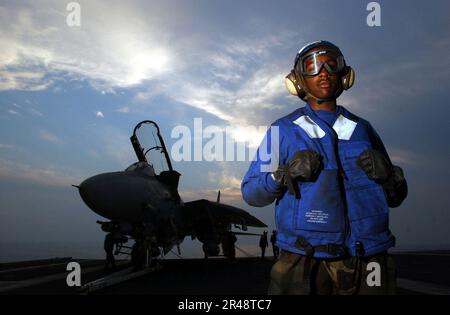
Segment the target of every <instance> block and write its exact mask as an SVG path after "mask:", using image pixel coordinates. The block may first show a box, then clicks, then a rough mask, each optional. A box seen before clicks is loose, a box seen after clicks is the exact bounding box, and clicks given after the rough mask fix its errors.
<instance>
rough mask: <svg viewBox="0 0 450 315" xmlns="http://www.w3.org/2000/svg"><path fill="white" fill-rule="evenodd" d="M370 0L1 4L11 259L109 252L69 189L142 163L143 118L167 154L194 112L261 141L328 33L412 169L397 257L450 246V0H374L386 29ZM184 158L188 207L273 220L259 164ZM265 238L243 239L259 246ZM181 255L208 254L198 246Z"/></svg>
mask: <svg viewBox="0 0 450 315" xmlns="http://www.w3.org/2000/svg"><path fill="white" fill-rule="evenodd" d="M369 2H370V1H361V0H347V1H331V0H329V1H325V0H318V1H307V0H304V1H256V0H253V1H251V0H246V1H218V0H217V1H206V0H196V1H194V0H183V1H182V0H178V1H174V0H172V1H166V0H165V1H162V0H161V1H126V2H124V1H78V2H77V3H79V5H80V9H81V11H80V12H81V15H80V16H81V20H80V22H81V23H80V26H69V25H68V23H67V16H68V15H69V14H70V13H71V12H70V11H68V10H67V5H68V3H69V1H56V0H53V1H50V0H49V1H5V0H1V1H0V240H1V241H0V247H1V248H2V250H0V261H10V260H19V259H20V260H22V259H31V258H42V257H48V256H63V255H66V256H71V255H73V256H74V257H79V256H85V257H98V256H99V255H100V256H101V255H103V253H102V242H103V233H102V231H101V230H100V229H99V226H98V225H97V224H96V223H95V221H96V220H98V219H101V218H100V217H99V216H98V215H96V214H95V213H93V212H91V211H90V210H89V208H87V206H86V205H85V204H84V203H83V202H82V200H81V198H80V196H79V194H78V192H77V190H76V189H74V188H73V187H71V185H72V184H75V185H76V184H79V183H80V182H82V181H83V180H84V179H86V178H88V177H90V176H93V175H96V174H99V173H103V172H110V171H119V170H124V169H125V168H126V167H127V166H129V165H130V164H132V163H134V162H135V161H136V157H135V155H134V152H133V149H132V147H131V144H130V141H129V137H130V136H131V134H132V130H133V128H134V126H135V125H136V124H137V123H138V122H140V121H142V120H146V119H151V120H154V121H156V122H158V124H159V126H160V128H161V131H162V134H163V136H164V139H165V142H166V145H167V147H168V148H169V150H170V148H171V147H172V146H173V144H174V143H175V142H176V141H177V139H176V137H173V136H171V135H172V131H173V129H174V128H175V127H176V126H187V127H188V128H190V129H191V130H192V128H193V126H194V119H196V118H197V119H198V118H201V119H202V124H203V127H204V128H205V127H206V126H218V127H219V128H226V127H228V128H229V129H228V130H230V133H229V134H227V136H229V137H230V138H231V139H233V140H234V141H236V142H238V143H242V144H244V145H246V148H247V149H249V150H250V149H251V148H255V146H257V145H258V143H259V141H260V140H261V138H262V136H263V131H261V130H264V128H266V127H267V126H269V125H270V124H271V123H272V122H273V121H275V120H276V119H277V118H279V117H282V116H284V115H286V114H288V113H290V112H292V111H293V110H295V109H296V108H298V107H301V106H304V103H303V102H302V101H301V100H299V99H298V98H296V97H294V96H292V95H290V94H289V93H288V92H287V90H286V89H285V87H284V77H285V76H286V75H287V74H288V73H289V71H290V69H291V68H292V65H293V61H294V58H295V54H296V52H297V51H298V50H299V49H300V48H301V47H302V46H303V45H305V44H306V43H308V42H311V41H314V40H319V39H324V40H329V41H331V42H333V43H335V44H336V45H338V46H339V47H340V48H341V50H342V52H343V54H344V56H345V59H346V61H347V63H348V64H349V65H351V66H352V67H353V68H354V69H355V71H356V83H355V85H354V87H352V88H351V89H350V90H348V91H345V92H344V93H343V94H342V96H341V97H340V98H339V99H338V104H340V105H343V106H345V107H346V108H347V109H349V110H350V111H352V112H353V113H355V114H356V115H358V116H361V117H364V118H365V119H367V120H369V121H370V122H371V124H372V125H373V126H374V127H375V129H376V130H377V132H378V133H379V134H380V136H381V137H382V139H383V141H384V143H385V145H386V147H387V150H388V152H389V154H390V156H391V158H392V160H393V161H394V163H395V164H398V165H400V166H401V167H402V168H403V169H404V172H405V176H406V179H407V180H408V184H409V196H408V198H407V199H406V200H405V202H404V203H403V204H402V205H401V206H400V207H398V208H395V209H392V210H391V220H390V227H391V230H392V231H393V233H394V234H395V235H396V237H397V248H398V249H407V248H415V249H422V248H427V249H430V248H444V247H446V248H449V247H450V229H448V227H447V224H448V223H449V222H450V213H449V205H450V194H449V193H448V182H449V180H448V179H449V177H450V171H449V168H448V167H447V166H446V165H447V164H448V160H449V157H450V146H449V145H448V140H447V137H448V136H449V131H450V124H449V123H448V117H449V116H450V108H449V107H448V106H447V104H446V102H447V101H448V99H449V97H450V92H449V83H448V82H450V73H449V71H448V69H450V55H449V53H448V51H449V50H450V20H449V19H448V12H449V9H450V4H449V3H448V1H444V0H442V1H439V0H436V1H429V2H424V1H399V0H391V1H378V3H379V4H380V9H381V26H375V27H369V26H368V24H367V15H368V14H369V13H370V12H369V11H368V10H367V5H368V3H369ZM248 126H262V127H263V129H259V130H256V129H255V130H248V129H246V127H248ZM172 163H173V167H174V168H175V169H176V170H177V171H179V172H180V173H181V174H182V176H181V179H180V186H179V190H180V194H181V196H182V198H183V200H184V201H190V200H195V199H200V198H207V199H210V200H215V199H216V195H217V191H218V190H219V189H220V190H221V201H222V202H226V203H229V204H232V205H234V206H238V207H241V208H243V209H245V210H247V211H249V212H250V213H252V214H253V215H255V216H257V217H258V218H260V219H261V220H262V221H264V222H265V223H267V224H268V225H269V230H272V229H273V228H274V227H275V225H274V210H273V208H274V205H273V204H272V205H270V206H267V207H263V208H254V207H250V206H248V205H246V204H245V202H244V201H243V200H242V196H241V193H240V183H241V180H242V177H243V176H244V174H245V172H246V170H247V168H248V166H249V158H247V159H246V161H227V162H223V161H212V162H209V161H205V160H203V161H179V162H176V161H172ZM254 231H257V232H261V231H258V230H256V229H255V230H254ZM257 241H258V240H257V239H255V238H252V237H247V238H244V237H239V241H238V244H239V245H238V246H240V247H241V248H243V249H245V250H247V251H249V252H251V253H257V248H256V247H255V245H256V244H257ZM181 248H182V252H184V255H185V256H186V257H197V256H201V249H200V245H199V244H198V242H191V241H190V240H188V239H187V240H186V241H185V242H184V243H183V245H182V247H181Z"/></svg>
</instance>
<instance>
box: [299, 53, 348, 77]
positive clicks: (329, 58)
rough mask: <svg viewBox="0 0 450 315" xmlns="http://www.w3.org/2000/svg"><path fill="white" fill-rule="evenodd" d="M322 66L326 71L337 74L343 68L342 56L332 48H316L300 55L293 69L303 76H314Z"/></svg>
mask: <svg viewBox="0 0 450 315" xmlns="http://www.w3.org/2000/svg"><path fill="white" fill-rule="evenodd" d="M322 67H325V69H327V71H328V73H333V74H338V73H340V72H341V71H342V70H344V68H345V61H344V57H343V56H342V55H341V54H339V53H337V52H335V51H332V50H331V51H330V50H318V51H315V52H313V53H311V54H308V55H305V56H302V57H300V58H299V60H298V61H297V63H296V66H295V70H296V71H297V73H301V74H302V75H304V76H315V75H318V74H319V73H320V71H321V70H322Z"/></svg>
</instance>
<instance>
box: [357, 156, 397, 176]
mask: <svg viewBox="0 0 450 315" xmlns="http://www.w3.org/2000/svg"><path fill="white" fill-rule="evenodd" d="M358 165H359V166H360V167H361V168H362V169H363V170H364V172H365V173H366V174H367V177H369V178H370V179H371V180H373V181H375V182H377V183H378V184H384V183H385V182H386V181H387V180H388V179H389V178H390V177H391V176H392V168H393V166H392V164H391V163H390V162H389V161H388V160H387V159H386V158H385V157H384V155H383V154H381V153H380V152H378V151H376V150H372V149H370V150H367V151H364V152H363V153H361V155H360V156H359V157H358Z"/></svg>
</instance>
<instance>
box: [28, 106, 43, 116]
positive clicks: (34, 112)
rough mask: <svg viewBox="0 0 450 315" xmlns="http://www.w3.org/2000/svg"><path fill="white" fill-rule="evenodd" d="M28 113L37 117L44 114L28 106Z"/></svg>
mask: <svg viewBox="0 0 450 315" xmlns="http://www.w3.org/2000/svg"><path fill="white" fill-rule="evenodd" d="M30 113H31V114H32V115H34V116H38V117H42V116H44V114H42V113H41V112H40V111H38V110H36V109H34V108H30Z"/></svg>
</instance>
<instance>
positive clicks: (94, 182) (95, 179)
mask: <svg viewBox="0 0 450 315" xmlns="http://www.w3.org/2000/svg"><path fill="white" fill-rule="evenodd" d="M102 182H103V175H96V176H92V177H89V178H88V179H86V180H85V181H83V182H82V183H81V184H80V185H79V189H78V190H79V192H80V196H81V199H83V201H84V203H85V204H86V205H87V206H88V207H89V208H91V209H92V210H94V211H96V212H97V210H98V199H99V198H101V196H100V195H101V194H100V190H101V187H100V186H101V183H102Z"/></svg>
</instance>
